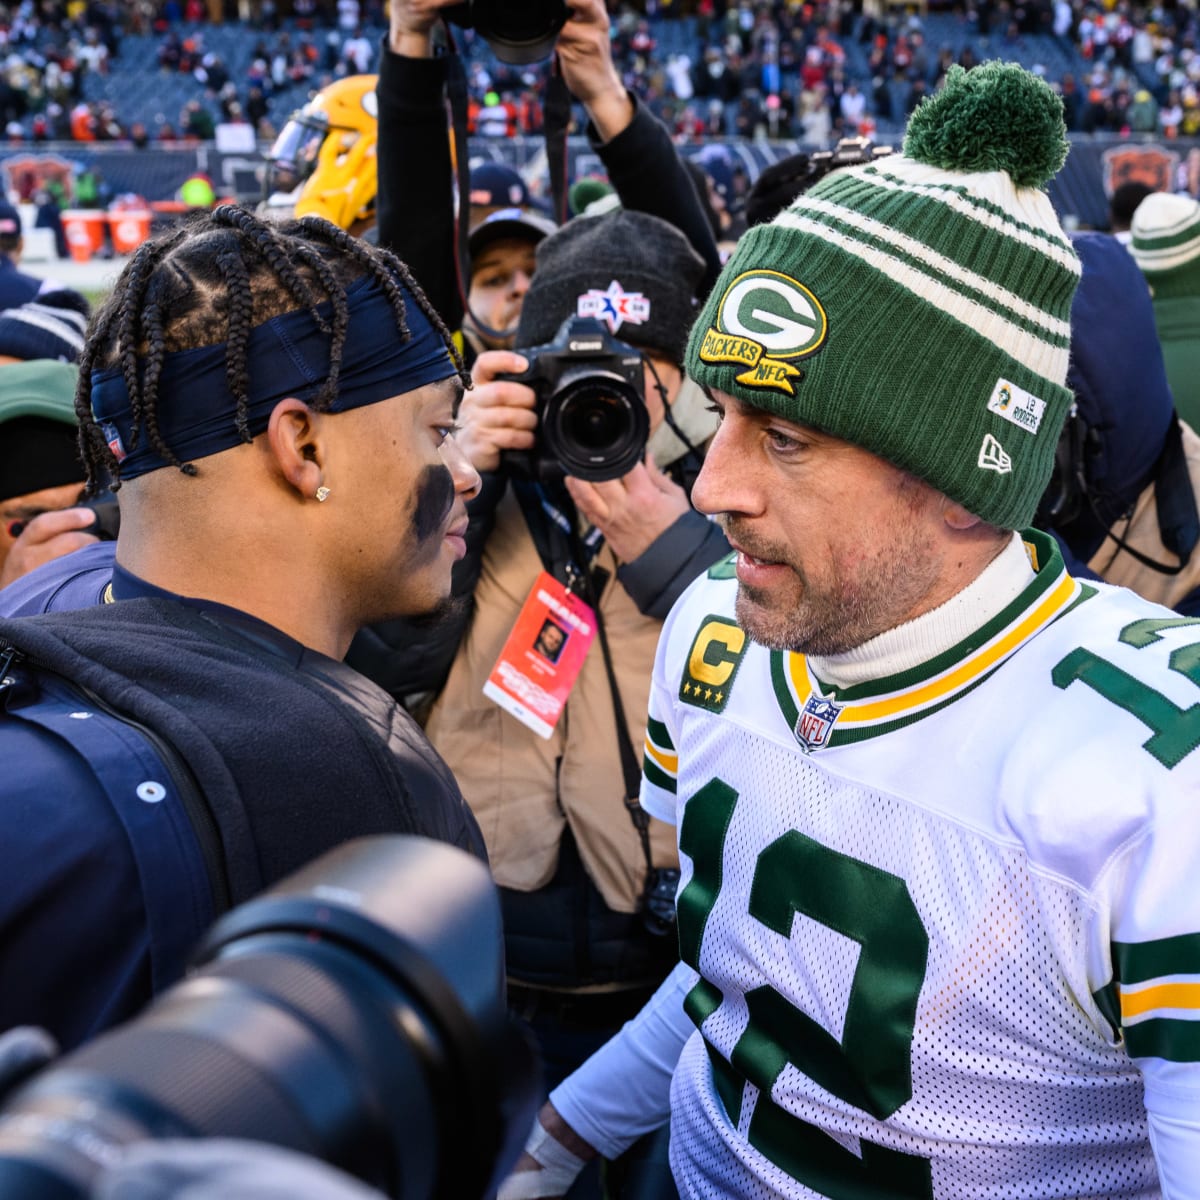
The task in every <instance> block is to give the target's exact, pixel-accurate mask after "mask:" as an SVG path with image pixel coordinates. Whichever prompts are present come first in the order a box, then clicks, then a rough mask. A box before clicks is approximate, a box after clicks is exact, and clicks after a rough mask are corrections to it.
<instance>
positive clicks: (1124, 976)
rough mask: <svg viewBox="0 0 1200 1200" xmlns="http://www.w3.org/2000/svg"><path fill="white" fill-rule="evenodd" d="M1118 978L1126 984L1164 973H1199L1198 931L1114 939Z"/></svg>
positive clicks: (1113, 948) (1114, 962)
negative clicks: (1149, 939)
mask: <svg viewBox="0 0 1200 1200" xmlns="http://www.w3.org/2000/svg"><path fill="white" fill-rule="evenodd" d="M1112 957H1113V965H1114V966H1115V967H1116V974H1117V980H1118V982H1120V983H1122V984H1124V985H1126V986H1128V985H1129V984H1133V983H1146V982H1148V981H1149V980H1151V979H1158V978H1160V977H1162V976H1164V975H1200V933H1181V934H1179V935H1177V936H1176V937H1168V938H1157V939H1156V940H1154V941H1152V942H1113V944H1112Z"/></svg>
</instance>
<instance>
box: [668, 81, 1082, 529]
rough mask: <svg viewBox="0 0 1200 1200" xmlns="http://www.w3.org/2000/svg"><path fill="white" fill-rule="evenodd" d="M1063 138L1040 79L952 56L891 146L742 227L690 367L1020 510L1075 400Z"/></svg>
mask: <svg viewBox="0 0 1200 1200" xmlns="http://www.w3.org/2000/svg"><path fill="white" fill-rule="evenodd" d="M1066 152H1067V143H1066V136H1065V129H1064V126H1063V120H1062V105H1061V103H1060V101H1059V99H1058V97H1057V96H1055V94H1054V93H1053V92H1052V91H1051V90H1050V88H1049V87H1047V86H1046V84H1044V83H1043V82H1042V81H1041V80H1039V79H1038V78H1037V77H1036V76H1034V75H1032V74H1031V73H1029V72H1027V71H1025V70H1023V69H1022V68H1020V67H1018V66H1016V65H1013V64H1008V63H989V64H987V65H984V66H980V67H976V68H975V69H974V70H972V71H969V72H968V71H964V70H962V69H961V68H957V67H956V68H953V69H952V70H951V71H950V72H949V73H948V75H947V79H946V84H945V86H944V88H943V89H942V90H941V91H940V92H939V93H938V94H937V95H936V96H933V97H931V98H930V99H928V100H926V101H925V102H924V103H923V104H922V105H921V106H920V107H919V108H918V109H917V110H916V112H915V113H914V114H913V117H912V120H911V121H910V123H909V128H908V133H907V136H906V138H905V142H904V149H903V153H902V154H899V155H894V156H892V157H889V158H883V159H879V160H876V161H875V162H872V163H868V164H864V165H862V166H857V167H847V168H844V169H841V170H837V171H834V172H832V173H831V174H829V175H827V176H826V177H825V178H824V179H822V180H821V181H820V183H818V184H817V185H816V186H815V187H813V188H812V189H811V190H810V191H808V192H806V193H804V194H803V195H801V196H800V197H798V198H797V200H796V201H795V202H794V203H793V204H792V206H791V207H790V208H788V209H786V210H785V211H784V212H782V213H780V214H779V216H778V217H776V219H775V220H774V221H773V222H771V223H770V224H769V225H760V226H756V227H755V228H753V229H751V230H750V231H749V232H747V233H746V234H745V235H744V236H743V238H742V239H741V241H740V242H739V243H738V246H737V248H736V250H735V251H734V253H733V256H732V257H731V259H730V261H729V262H728V263H727V264H726V266H725V269H724V271H723V272H722V275H721V278H720V279H719V280H718V282H717V285H716V287H715V288H714V290H713V293H712V295H711V296H710V297H709V298H708V300H707V302H706V303H705V305H704V309H703V311H702V313H701V315H700V319H699V321H697V323H696V325H695V327H694V328H693V330H692V335H691V341H690V344H689V346H688V354H687V360H686V368H687V371H688V374H689V375H691V376H692V377H693V378H694V379H696V380H697V381H698V382H700V383H703V384H706V385H707V386H709V387H713V388H717V389H720V390H722V391H725V392H729V393H731V394H734V395H736V396H738V397H739V398H741V399H742V400H744V401H746V402H747V403H750V404H753V405H756V406H758V407H760V408H763V409H766V410H768V411H771V412H775V413H778V414H779V415H780V416H782V417H785V418H787V419H789V420H793V421H797V422H799V423H802V424H806V425H811V426H813V427H815V428H817V429H822V430H824V431H825V432H827V433H830V434H833V435H835V436H837V437H841V438H844V439H846V440H847V441H850V442H853V443H855V444H856V445H859V446H862V447H864V448H865V449H868V450H871V451H872V452H873V453H875V454H878V455H879V456H880V457H882V458H885V459H887V460H888V461H889V462H892V463H894V464H896V465H897V466H899V467H901V468H902V469H904V470H906V471H909V472H911V473H912V474H914V475H917V476H919V477H920V478H922V479H925V480H926V481H927V482H929V483H930V484H931V485H932V486H934V487H935V488H937V489H938V490H939V491H942V492H944V493H945V494H946V495H948V496H950V497H951V498H952V499H954V500H956V501H958V502H959V503H960V504H962V505H963V506H964V507H966V508H967V509H968V510H970V511H971V512H973V513H975V514H976V515H978V516H979V517H982V518H983V519H984V520H985V521H988V522H990V523H992V524H995V525H998V526H1001V527H1004V528H1020V527H1021V526H1023V525H1026V524H1028V523H1029V522H1030V521H1031V520H1032V518H1033V514H1034V511H1035V509H1036V507H1037V502H1038V498H1039V497H1040V495H1041V494H1042V491H1043V490H1044V488H1045V485H1046V483H1047V482H1048V480H1049V477H1050V473H1051V470H1052V468H1053V464H1054V451H1055V446H1056V443H1057V440H1058V434H1059V430H1060V428H1061V426H1062V422H1063V420H1064V419H1065V417H1066V413H1067V410H1068V408H1069V407H1070V403H1071V394H1070V392H1069V390H1068V389H1067V388H1066V386H1065V382H1066V374H1067V357H1068V345H1069V339H1070V311H1071V297H1072V295H1073V293H1074V290H1075V285H1076V283H1077V281H1078V278H1079V264H1078V260H1077V258H1076V256H1075V252H1074V250H1073V249H1072V247H1071V243H1070V241H1069V239H1068V238H1067V236H1066V234H1065V233H1064V232H1063V230H1062V228H1061V226H1060V225H1059V222H1058V219H1057V217H1056V216H1055V214H1054V210H1053V209H1052V207H1051V205H1050V201H1049V199H1048V198H1047V197H1046V195H1045V193H1044V192H1042V191H1041V190H1040V189H1041V187H1042V186H1043V185H1044V184H1045V182H1046V181H1047V180H1048V179H1050V178H1051V176H1053V174H1054V173H1055V171H1057V170H1058V168H1059V167H1060V166H1061V165H1062V163H1063V160H1064V159H1065V157H1066ZM1005 389H1007V390H1005Z"/></svg>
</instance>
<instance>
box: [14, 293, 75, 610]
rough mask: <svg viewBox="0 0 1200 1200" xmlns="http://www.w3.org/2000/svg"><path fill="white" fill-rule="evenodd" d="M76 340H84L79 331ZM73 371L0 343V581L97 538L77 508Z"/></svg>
mask: <svg viewBox="0 0 1200 1200" xmlns="http://www.w3.org/2000/svg"><path fill="white" fill-rule="evenodd" d="M13 311H14V312H19V311H20V310H19V309H18V310H13ZM7 316H8V314H4V316H0V327H2V326H4V325H7V324H11V323H12V322H10V321H7V320H6V317H7ZM3 332H4V331H3V328H0V335H2V334H3ZM75 341H76V342H77V343H78V345H79V346H82V344H83V333H82V330H78V331H76V332H75ZM11 348H12V347H10V349H11ZM78 377H79V372H78V369H77V368H76V367H75V365H74V364H73V363H67V362H61V361H57V360H55V359H40V360H36V361H29V362H26V361H24V360H23V359H22V358H21V357H20V356H18V355H15V354H13V355H4V354H3V350H2V349H0V433H2V434H3V436H2V437H0V444H2V445H3V463H4V469H3V470H2V471H0V587H4V586H7V585H8V584H10V583H12V582H13V580H15V579H19V578H20V577H21V576H22V575H26V574H28V573H29V572H30V571H32V570H33V569H34V567H38V566H41V564H42V563H44V562H49V561H50V560H51V559H54V558H58V557H60V556H61V555H63V554H67V553H70V552H71V551H72V550H77V549H79V548H80V547H82V546H86V545H88V544H89V543H91V542H94V541H95V540H96V539H95V538H94V537H92V536H91V535H90V534H86V533H83V532H82V530H83V528H84V527H85V526H86V525H88V524H89V523H90V521H91V519H92V513H90V512H89V511H87V510H86V509H80V508H76V507H75V505H76V504H77V503H78V501H79V499H80V496H81V493H82V492H83V484H84V471H83V467H82V466H81V465H80V463H79V454H78V449H77V446H76V441H77V434H76V424H75V385H76V381H77V379H78ZM64 509H65V510H68V511H66V512H64V511H62V510H64Z"/></svg>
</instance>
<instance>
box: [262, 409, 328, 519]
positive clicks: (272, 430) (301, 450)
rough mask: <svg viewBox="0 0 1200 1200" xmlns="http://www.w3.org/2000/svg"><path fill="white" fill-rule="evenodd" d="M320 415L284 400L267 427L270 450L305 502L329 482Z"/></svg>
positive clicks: (281, 471) (280, 470) (277, 464)
mask: <svg viewBox="0 0 1200 1200" xmlns="http://www.w3.org/2000/svg"><path fill="white" fill-rule="evenodd" d="M319 426H320V414H319V413H315V412H313V410H312V409H311V408H309V407H308V405H307V404H305V403H304V401H303V400H297V399H296V398H295V397H294V396H290V397H288V399H286V400H280V402H279V403H278V404H277V405H275V407H274V408H273V409H272V410H271V419H270V421H269V422H268V423H267V448H268V450H269V452H270V455H271V457H272V458H273V459H274V460H275V465H276V466H277V467H278V468H279V473H280V474H281V475H282V476H283V478H284V479H285V480H286V481H287V482H288V483H289V484H291V486H292V487H293V488H295V489H296V491H297V492H299V493H300V495H301V496H303V497H304V498H305V499H308V500H311V499H312V498H313V497H314V496H315V495H316V493H317V488H319V487H320V486H321V485H322V484H323V483H324V481H325V479H324V476H325V468H324V446H323V444H322V441H321V433H320V428H319Z"/></svg>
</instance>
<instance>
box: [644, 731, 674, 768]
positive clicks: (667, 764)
mask: <svg viewBox="0 0 1200 1200" xmlns="http://www.w3.org/2000/svg"><path fill="white" fill-rule="evenodd" d="M646 756H647V757H648V758H652V759H654V761H655V762H656V763H658V765H659V766H660V767H662V769H663V770H664V771H670V773H671V774H672V775H678V774H679V755H678V754H668V753H667V752H666V751H665V750H660V749H659V748H658V747H657V746H656V745H655V744H654V743H653V742H652V741H651V740H650V739H649V737H647V738H646Z"/></svg>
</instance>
